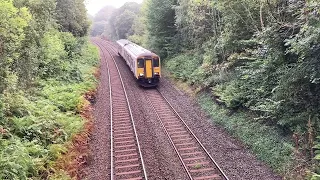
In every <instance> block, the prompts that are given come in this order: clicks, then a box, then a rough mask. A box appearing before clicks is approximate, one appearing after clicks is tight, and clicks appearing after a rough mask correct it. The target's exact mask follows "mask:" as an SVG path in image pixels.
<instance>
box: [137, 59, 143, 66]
mask: <svg viewBox="0 0 320 180" xmlns="http://www.w3.org/2000/svg"><path fill="white" fill-rule="evenodd" d="M138 68H144V59H138Z"/></svg>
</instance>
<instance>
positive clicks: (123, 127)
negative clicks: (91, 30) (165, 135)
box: [94, 40, 147, 180]
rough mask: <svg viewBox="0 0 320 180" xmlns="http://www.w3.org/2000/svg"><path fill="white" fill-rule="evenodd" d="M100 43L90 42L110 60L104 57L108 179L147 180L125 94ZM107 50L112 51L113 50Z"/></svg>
mask: <svg viewBox="0 0 320 180" xmlns="http://www.w3.org/2000/svg"><path fill="white" fill-rule="evenodd" d="M101 41H102V40H94V43H95V44H96V45H97V46H99V47H100V49H101V52H102V54H103V56H104V57H107V56H106V55H107V54H108V55H109V56H110V57H111V58H106V63H107V67H108V75H109V92H110V102H109V103H110V113H111V114H110V120H111V128H110V131H111V142H110V143H111V144H110V146H111V149H110V152H111V168H110V169H111V172H110V177H111V179H112V180H114V179H127V180H139V179H141V180H142V179H144V180H147V173H146V169H145V166H144V161H143V157H142V153H141V148H140V144H139V139H138V135H137V131H136V128H135V122H134V119H133V116H132V112H131V108H130V103H129V100H128V96H127V92H126V89H125V86H124V84H123V80H122V77H121V74H120V71H119V69H118V66H117V64H116V62H115V59H114V57H113V55H112V53H111V52H110V50H109V49H108V48H107V47H106V46H104V45H103V42H101ZM104 42H106V41H104ZM107 44H108V43H107ZM109 46H110V45H109ZM111 51H114V49H112V50H111ZM113 53H114V52H113Z"/></svg>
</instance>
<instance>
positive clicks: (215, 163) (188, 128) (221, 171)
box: [157, 88, 229, 180]
mask: <svg viewBox="0 0 320 180" xmlns="http://www.w3.org/2000/svg"><path fill="white" fill-rule="evenodd" d="M157 92H159V94H160V95H161V97H162V98H163V99H164V100H165V101H166V103H167V104H168V105H169V107H170V108H171V109H172V111H173V112H174V114H175V115H176V116H177V117H178V119H179V120H180V121H181V122H182V123H183V124H184V126H185V127H186V128H187V130H188V131H189V133H190V134H191V135H192V136H193V138H194V139H195V140H196V141H197V143H198V144H199V145H200V146H201V148H202V149H203V150H204V152H205V153H206V155H207V156H208V157H209V158H210V160H211V161H212V162H213V164H214V165H215V166H216V167H217V168H218V170H219V171H220V173H221V174H222V175H223V177H224V178H225V179H226V180H229V178H228V177H227V175H226V174H225V173H224V172H223V170H222V169H221V168H220V166H219V165H218V163H217V162H216V161H215V160H214V159H213V157H212V156H211V155H210V153H209V152H208V150H207V149H206V148H205V147H204V145H203V144H202V143H201V142H200V140H199V138H198V137H197V136H196V135H195V134H194V133H193V132H192V130H191V129H190V127H189V126H188V125H187V124H186V122H185V121H184V120H183V119H182V117H181V116H180V115H179V113H178V112H177V111H176V110H175V109H174V107H173V106H172V104H171V103H170V102H169V101H168V99H167V98H166V97H165V96H164V95H163V94H162V93H161V92H160V90H159V89H158V88H157Z"/></svg>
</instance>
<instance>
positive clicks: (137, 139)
mask: <svg viewBox="0 0 320 180" xmlns="http://www.w3.org/2000/svg"><path fill="white" fill-rule="evenodd" d="M103 41H104V42H107V41H106V40H103ZM107 44H109V43H107ZM109 45H110V44H109ZM102 46H103V45H102ZM103 47H104V48H105V50H107V52H108V53H109V55H110V56H111V58H112V60H113V62H114V64H115V66H116V68H117V72H118V74H119V78H120V81H121V85H122V88H123V91H124V94H125V98H126V102H127V106H128V109H129V114H130V119H131V122H132V126H133V130H134V134H135V138H136V141H137V146H138V151H139V155H140V160H141V165H142V170H143V175H144V179H145V180H148V177H147V172H146V168H145V164H144V160H143V156H142V151H141V146H140V142H139V138H138V133H137V130H136V125H135V122H134V119H133V115H132V110H131V106H130V102H129V98H128V95H127V91H126V89H125V86H124V83H123V79H122V76H121V73H120V70H119V68H118V65H117V63H116V60H115V59H114V57H113V55H112V54H111V53H110V51H109V49H108V48H106V47H105V46H103ZM108 72H110V71H109V65H108ZM109 77H110V76H109ZM110 79H111V78H110ZM110 82H111V81H110ZM110 87H111V84H110ZM110 93H111V91H110ZM111 106H112V105H111ZM111 112H112V111H111ZM111 119H112V118H111ZM111 133H112V129H111ZM111 137H112V136H111ZM112 144H113V143H112ZM111 152H113V149H112V150H111ZM111 164H113V161H112V163H111ZM112 167H113V166H112ZM112 171H113V169H112ZM111 179H113V178H111Z"/></svg>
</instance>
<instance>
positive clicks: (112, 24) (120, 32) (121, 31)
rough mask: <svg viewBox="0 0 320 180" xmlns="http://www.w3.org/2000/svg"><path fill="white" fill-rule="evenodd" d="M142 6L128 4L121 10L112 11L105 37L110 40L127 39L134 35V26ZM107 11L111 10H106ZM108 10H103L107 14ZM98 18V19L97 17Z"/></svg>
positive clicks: (133, 3)
mask: <svg viewBox="0 0 320 180" xmlns="http://www.w3.org/2000/svg"><path fill="white" fill-rule="evenodd" d="M139 9H140V5H139V4H138V3H135V2H127V3H125V4H124V5H123V6H121V7H120V8H118V9H116V10H114V11H112V13H111V14H110V17H108V21H107V23H106V27H105V31H104V33H103V35H104V36H106V37H108V38H109V39H114V40H118V39H126V38H128V37H129V36H130V35H132V34H133V30H132V26H133V22H134V19H136V18H137V14H138V12H139ZM106 10H109V8H108V9H106ZM106 10H104V9H103V11H104V12H105V13H107V12H106ZM97 18H98V17H97Z"/></svg>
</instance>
